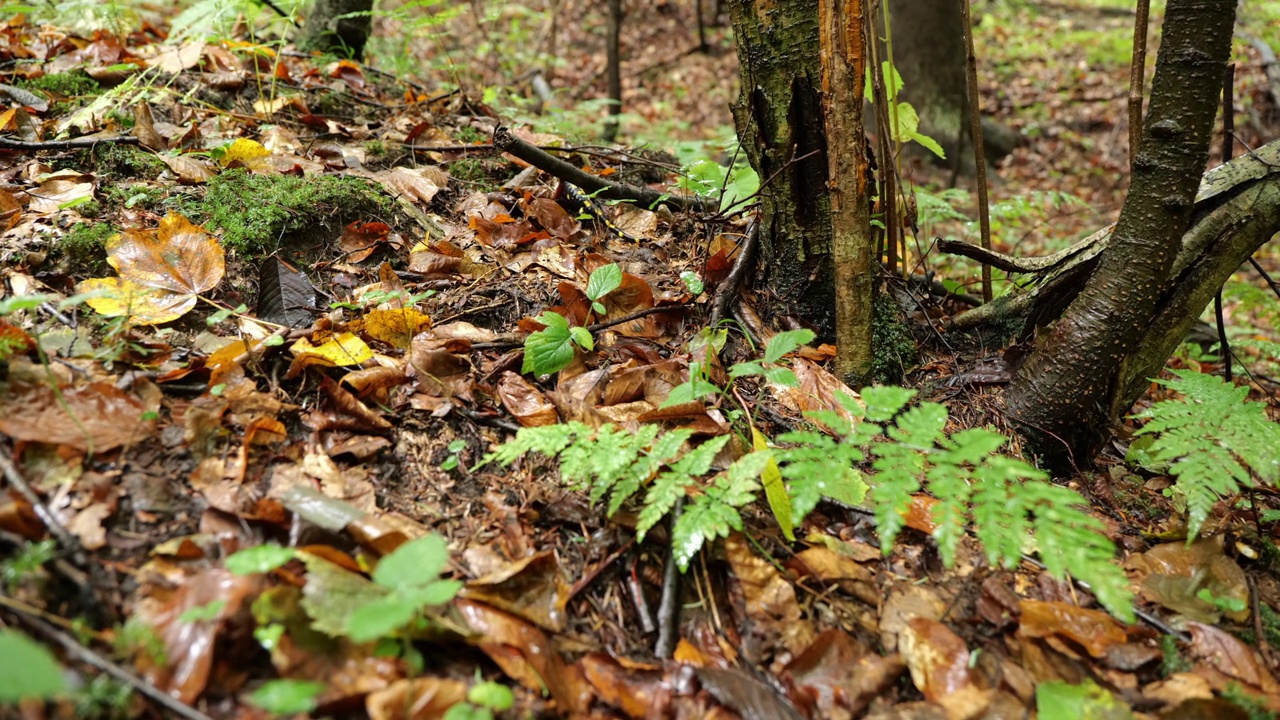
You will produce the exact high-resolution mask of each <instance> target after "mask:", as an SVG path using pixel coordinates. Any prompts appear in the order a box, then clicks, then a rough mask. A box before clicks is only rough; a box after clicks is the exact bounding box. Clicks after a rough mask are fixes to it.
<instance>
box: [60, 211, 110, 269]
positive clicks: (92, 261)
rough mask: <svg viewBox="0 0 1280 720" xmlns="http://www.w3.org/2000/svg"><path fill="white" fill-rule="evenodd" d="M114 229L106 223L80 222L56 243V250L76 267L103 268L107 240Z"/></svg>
mask: <svg viewBox="0 0 1280 720" xmlns="http://www.w3.org/2000/svg"><path fill="white" fill-rule="evenodd" d="M114 234H115V229H114V228H112V227H111V226H110V225H108V224H106V223H85V222H80V223H76V224H75V225H72V226H71V228H70V229H69V230H67V234H66V235H63V236H62V239H61V240H59V241H58V249H59V250H61V251H62V253H63V254H64V255H65V256H66V257H67V259H68V260H69V261H70V262H72V263H73V264H75V265H76V266H77V267H81V268H84V269H86V270H95V269H99V268H103V267H105V265H106V259H107V239H108V238H110V237H111V236H112V235H114Z"/></svg>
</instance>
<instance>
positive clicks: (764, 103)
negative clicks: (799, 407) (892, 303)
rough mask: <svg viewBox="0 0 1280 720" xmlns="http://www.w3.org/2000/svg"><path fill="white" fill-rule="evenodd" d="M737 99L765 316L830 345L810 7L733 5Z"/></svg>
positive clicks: (827, 208)
mask: <svg viewBox="0 0 1280 720" xmlns="http://www.w3.org/2000/svg"><path fill="white" fill-rule="evenodd" d="M728 4H729V12H730V16H731V18H732V20H733V33H734V37H735V38H736V41H737V46H738V61H739V65H740V68H741V75H742V90H741V94H740V95H739V98H738V102H737V104H736V105H735V106H734V108H733V115H734V120H735V123H736V125H737V129H738V138H739V139H740V140H741V141H742V147H743V150H744V152H745V153H746V155H747V158H748V159H749V160H750V161H751V165H752V167H754V168H755V170H756V172H758V173H759V174H760V181H761V183H762V189H761V205H762V207H761V215H760V222H761V227H760V232H761V250H762V253H761V262H760V267H761V268H762V269H763V274H764V278H763V279H764V281H765V284H764V287H766V288H767V290H768V293H769V296H770V297H768V298H766V307H765V308H764V309H766V310H768V311H770V312H774V313H792V314H795V315H798V316H800V317H802V318H805V319H807V320H808V321H810V322H812V323H813V324H815V325H816V326H817V327H818V328H819V329H820V334H821V335H823V336H825V337H828V338H831V337H833V336H834V331H835V289H834V288H835V285H834V282H833V280H834V277H835V274H834V270H833V265H832V257H831V200H830V194H829V189H828V187H827V143H826V134H825V127H824V121H823V114H822V63H821V60H820V58H819V55H818V53H817V52H815V50H816V49H817V47H818V38H819V28H818V19H819V18H818V0H780V1H778V2H769V1H767V0H732V1H731V2H729V3H728Z"/></svg>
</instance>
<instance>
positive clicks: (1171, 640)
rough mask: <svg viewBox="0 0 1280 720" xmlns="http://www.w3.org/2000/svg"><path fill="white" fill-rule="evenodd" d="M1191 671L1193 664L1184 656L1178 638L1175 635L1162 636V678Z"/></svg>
mask: <svg viewBox="0 0 1280 720" xmlns="http://www.w3.org/2000/svg"><path fill="white" fill-rule="evenodd" d="M1190 669H1191V662H1190V661H1189V660H1187V659H1186V658H1185V657H1183V655H1182V650H1181V649H1180V648H1179V647H1178V638H1176V637H1174V636H1173V635H1161V636H1160V677H1166V678H1167V677H1169V676H1170V675H1175V674H1177V673H1180V672H1187V671H1188V670H1190Z"/></svg>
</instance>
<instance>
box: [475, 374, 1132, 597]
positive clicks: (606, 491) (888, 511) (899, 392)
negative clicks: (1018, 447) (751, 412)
mask: <svg viewBox="0 0 1280 720" xmlns="http://www.w3.org/2000/svg"><path fill="white" fill-rule="evenodd" d="M914 395H915V392H914V391H912V390H905V389H903V388H897V387H881V388H870V389H868V390H866V391H865V393H864V394H863V401H864V402H865V407H864V406H863V405H862V404H859V403H858V402H857V401H855V400H853V399H851V398H848V397H842V398H841V402H842V404H843V405H844V407H845V410H847V412H848V414H849V415H852V416H853V417H854V418H855V419H857V420H858V422H856V423H851V422H849V420H848V419H846V418H847V416H846V415H842V414H840V413H837V412H833V411H823V412H814V413H810V414H809V415H808V417H809V419H810V420H811V421H813V422H814V423H816V424H818V425H821V426H823V428H824V429H825V430H826V432H823V431H819V430H817V429H814V430H798V431H795V432H789V433H786V434H784V435H780V436H779V437H778V438H776V441H777V442H778V443H779V444H780V445H781V446H780V447H773V448H763V449H756V450H755V451H753V452H750V453H747V454H745V455H742V456H741V457H739V458H738V459H737V460H735V461H734V462H733V463H732V464H730V465H729V466H728V467H727V468H726V469H725V470H724V471H723V472H720V473H716V474H715V475H712V476H711V477H709V478H704V476H706V475H707V474H708V473H709V472H710V471H711V467H712V463H713V462H714V460H715V458H716V457H717V456H718V455H719V454H720V452H721V450H723V449H724V447H725V445H726V443H728V442H729V436H721V437H716V438H712V439H710V440H707V441H705V442H703V443H702V444H701V445H698V446H697V447H694V448H692V449H688V450H686V449H685V448H686V447H687V443H688V442H689V440H690V437H691V435H692V433H691V432H690V431H688V430H676V431H673V432H669V433H665V434H659V430H658V428H657V427H656V426H652V425H647V426H643V427H641V429H640V430H639V431H638V432H636V433H631V432H627V431H625V430H619V429H616V428H613V427H610V426H604V427H601V428H599V429H592V428H590V427H588V426H586V425H583V424H581V423H565V424H561V425H550V426H546V427H540V428H524V429H522V430H520V431H519V432H518V433H517V435H516V437H515V438H514V439H513V440H511V441H509V442H507V443H506V444H504V445H501V446H499V447H498V448H497V449H496V450H495V451H494V452H493V453H492V454H491V455H490V456H489V458H487V460H486V462H488V461H496V462H498V463H499V464H501V465H504V466H505V465H509V464H510V463H512V462H514V461H515V460H516V459H518V458H520V457H523V456H524V455H526V454H527V453H530V452H534V451H536V452H538V453H541V454H543V455H545V456H547V457H551V458H558V459H559V461H560V472H561V476H562V478H563V480H564V481H565V482H566V483H569V484H571V485H572V486H574V487H576V488H578V489H581V490H583V491H586V492H587V493H588V494H589V497H590V499H591V500H592V502H600V501H602V500H604V499H605V498H606V497H607V498H608V505H607V508H608V513H609V514H610V515H612V514H613V513H615V512H617V511H618V509H620V508H621V507H622V506H623V504H624V503H626V502H627V501H628V500H630V499H632V498H634V497H636V496H637V495H638V494H639V492H640V490H642V489H643V490H645V493H644V497H643V500H642V501H641V509H640V515H639V522H638V525H637V531H638V533H639V534H640V536H641V537H642V538H643V536H644V534H645V533H646V532H647V531H648V530H649V529H650V528H652V527H653V526H654V525H656V524H657V523H658V522H659V521H661V520H662V518H663V517H665V516H666V515H667V514H668V513H669V512H670V511H671V510H672V508H673V507H674V506H675V504H676V502H677V500H678V499H679V498H681V497H687V499H688V501H687V504H686V506H685V510H684V512H683V513H682V514H681V516H680V517H679V518H678V519H677V520H676V523H675V527H674V529H673V531H672V532H673V539H672V542H673V548H674V555H675V558H676V560H677V562H678V563H679V565H680V567H681V568H682V569H685V568H687V567H688V563H689V561H690V560H691V559H692V558H693V557H694V556H695V555H696V554H697V552H698V550H699V549H700V548H701V547H702V546H703V545H704V544H705V543H706V542H708V541H711V540H714V539H715V538H717V537H724V536H727V535H728V533H729V532H730V530H741V529H742V517H741V515H740V512H739V511H740V509H741V508H742V507H745V506H746V505H748V504H750V503H752V502H754V501H755V500H756V498H757V494H758V492H759V490H760V483H759V481H758V479H759V478H760V477H761V474H762V473H764V474H766V475H767V474H768V473H769V472H771V469H772V468H776V469H777V471H778V472H780V473H781V476H782V478H783V480H784V481H785V483H786V490H787V497H788V498H789V501H790V506H791V507H790V513H789V514H788V517H789V518H794V522H796V523H799V522H800V521H801V520H802V519H803V518H804V516H805V515H807V514H808V513H809V512H810V511H812V510H813V508H814V507H816V506H817V504H818V502H819V500H821V499H822V498H823V497H832V498H835V499H838V500H841V501H843V502H846V503H852V504H860V503H862V502H863V501H864V500H866V499H867V498H866V495H867V491H868V490H869V491H870V503H869V504H870V506H871V508H872V510H873V512H874V514H875V518H876V523H877V528H878V530H879V533H880V537H881V542H882V546H883V549H884V550H885V552H886V553H887V552H888V551H889V550H890V548H892V546H893V542H894V540H895V539H896V537H897V535H898V533H899V532H901V530H902V528H903V527H904V522H905V521H904V516H905V513H906V511H907V509H908V508H909V507H910V505H911V503H912V495H913V494H914V493H917V492H920V491H922V490H923V491H928V492H929V493H930V494H932V495H933V496H934V497H935V498H936V499H937V502H936V504H934V506H933V511H932V512H933V520H934V522H935V525H936V529H935V530H934V532H933V537H934V539H935V540H936V542H937V543H938V548H939V551H940V553H941V555H942V559H943V561H944V563H945V564H947V565H951V564H952V563H953V562H954V561H955V556H956V550H957V547H958V545H959V543H960V540H961V538H962V537H964V535H965V533H966V532H967V531H968V530H969V529H970V528H972V529H973V532H974V534H975V536H976V537H977V539H978V540H979V541H980V543H981V544H982V546H983V548H984V550H985V553H986V556H987V558H988V560H989V561H990V562H991V563H992V564H993V565H1003V566H1005V567H1012V566H1014V565H1016V564H1017V563H1018V562H1019V561H1020V560H1021V558H1022V554H1023V553H1024V552H1031V551H1036V550H1038V551H1039V553H1040V555H1041V557H1042V559H1043V561H1044V563H1045V565H1046V567H1047V568H1048V569H1049V571H1050V572H1051V573H1052V574H1054V575H1055V576H1058V577H1062V576H1064V575H1065V574H1068V573H1069V574H1071V575H1073V576H1075V577H1076V578H1078V579H1080V580H1083V581H1086V582H1088V583H1089V584H1090V585H1091V587H1092V589H1093V591H1094V592H1095V594H1096V595H1097V596H1098V600H1099V601H1100V602H1101V603H1102V604H1103V605H1104V606H1105V607H1107V608H1108V609H1110V610H1112V611H1113V612H1115V613H1116V614H1117V615H1119V616H1120V617H1123V618H1126V619H1128V618H1130V617H1131V616H1132V608H1131V597H1130V594H1129V589H1128V581H1127V579H1126V578H1125V576H1124V573H1123V572H1122V571H1121V570H1120V568H1119V567H1118V566H1117V565H1115V564H1114V563H1113V562H1112V557H1113V555H1114V551H1115V548H1114V546H1113V545H1112V543H1111V542H1110V541H1109V540H1108V539H1107V538H1106V537H1105V536H1104V535H1103V534H1102V532H1101V531H1102V523H1101V522H1100V521H1099V520H1097V519H1096V518H1094V517H1092V516H1090V515H1089V514H1088V513H1087V512H1086V511H1085V510H1084V508H1083V506H1084V504H1085V503H1084V499H1083V498H1081V497H1080V496H1079V495H1078V494H1076V493H1074V492H1072V491H1070V490H1068V489H1066V488H1063V487H1059V486H1056V485H1053V484H1051V483H1049V482H1047V478H1046V476H1045V475H1044V473H1042V472H1040V471H1039V470H1037V469H1036V468H1035V467H1033V466H1031V465H1029V464H1028V463H1026V462H1023V461H1022V460H1018V459H1015V458H1011V457H1008V456H1004V455H1000V454H999V451H1000V449H1001V448H1002V447H1003V446H1004V444H1005V443H1006V442H1007V441H1006V439H1005V437H1004V436H1003V435H1000V434H999V433H996V432H993V431H990V430H984V429H972V430H964V431H961V432H957V433H954V434H948V433H947V432H946V424H947V418H948V416H947V409H946V408H945V407H944V406H942V405H939V404H937V403H921V404H919V405H917V406H915V407H911V408H909V409H905V410H904V408H906V406H907V403H909V402H910V401H911V399H912V398H913V397H914ZM757 447H758V448H759V446H757ZM867 463H869V464H870V468H871V469H872V470H873V471H874V472H873V473H871V474H870V475H869V477H868V478H866V479H864V476H863V474H862V473H861V472H860V471H859V470H858V467H859V466H862V465H866V464H867ZM775 514H777V508H775Z"/></svg>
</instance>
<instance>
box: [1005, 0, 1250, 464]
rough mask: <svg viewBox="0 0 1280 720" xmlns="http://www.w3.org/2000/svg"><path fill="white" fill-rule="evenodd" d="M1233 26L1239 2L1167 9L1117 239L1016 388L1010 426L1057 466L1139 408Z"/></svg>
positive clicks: (1186, 2)
mask: <svg viewBox="0 0 1280 720" xmlns="http://www.w3.org/2000/svg"><path fill="white" fill-rule="evenodd" d="M1234 22H1235V1H1234V0H1170V1H1169V3H1168V5H1167V7H1166V10H1165V22H1164V31H1163V37H1162V40H1161V47H1160V53H1159V56H1158V59H1157V61H1156V73H1155V78H1154V81H1153V84H1152V95H1151V104H1150V108H1149V110H1148V115H1147V121H1146V126H1145V128H1144V131H1143V143H1142V147H1141V149H1140V151H1139V153H1138V157H1137V159H1136V161H1135V163H1134V174H1133V181H1132V185H1131V187H1130V192H1129V197H1128V198H1127V199H1126V201H1125V204H1124V207H1123V208H1122V209H1121V211H1120V219H1119V220H1118V222H1117V223H1116V229H1115V231H1114V233H1113V236H1112V239H1111V241H1110V243H1109V245H1108V246H1107V248H1106V249H1105V250H1104V251H1103V252H1102V254H1101V257H1100V259H1099V265H1098V269H1097V271H1096V272H1094V273H1093V274H1092V275H1091V276H1090V278H1089V280H1088V281H1087V283H1086V284H1085V287H1084V289H1083V290H1082V291H1081V292H1080V294H1079V295H1078V296H1077V297H1076V298H1075V300H1074V301H1073V302H1072V303H1071V305H1070V306H1069V307H1068V308H1067V310H1066V312H1065V313H1064V314H1063V316H1062V317H1061V318H1060V319H1058V320H1057V321H1056V322H1055V323H1054V324H1053V325H1052V326H1051V327H1050V328H1049V330H1048V332H1047V333H1046V334H1044V335H1042V336H1041V337H1040V338H1039V339H1038V340H1037V344H1036V348H1035V351H1034V352H1033V353H1032V355H1031V357H1030V358H1029V359H1028V360H1027V362H1026V363H1025V364H1024V365H1023V366H1022V368H1021V369H1020V370H1019V372H1018V374H1017V375H1016V376H1015V378H1014V380H1013V382H1012V383H1011V385H1010V387H1009V389H1008V393H1007V403H1008V405H1007V408H1008V410H1009V413H1010V416H1011V418H1012V419H1013V420H1014V421H1016V422H1017V423H1019V424H1020V426H1021V427H1022V429H1023V430H1024V431H1025V432H1026V434H1027V435H1028V437H1029V438H1030V439H1031V440H1032V441H1033V444H1034V445H1035V447H1036V448H1037V449H1038V450H1039V451H1040V452H1042V453H1044V455H1045V459H1046V460H1048V461H1049V462H1050V463H1051V464H1053V465H1057V466H1059V467H1065V466H1067V465H1068V464H1078V463H1081V462H1087V461H1088V459H1089V458H1090V457H1091V456H1092V454H1093V452H1094V451H1095V450H1096V449H1097V448H1098V446H1099V444H1100V442H1101V441H1102V439H1103V438H1104V437H1105V429H1106V428H1107V427H1108V426H1109V424H1110V422H1111V421H1112V420H1114V419H1116V418H1117V417H1118V416H1119V415H1120V413H1122V412H1124V411H1126V410H1127V409H1128V408H1129V407H1130V406H1131V405H1132V403H1133V400H1134V399H1135V398H1134V397H1133V396H1132V392H1133V389H1132V387H1131V385H1132V380H1131V379H1130V378H1131V376H1132V371H1133V370H1134V369H1135V368H1136V367H1137V366H1139V365H1141V366H1143V367H1149V366H1150V365H1151V361H1150V358H1149V357H1148V356H1147V353H1149V352H1151V348H1149V347H1148V348H1144V347H1142V346H1141V345H1140V344H1139V342H1138V340H1139V339H1140V338H1142V337H1143V336H1144V334H1145V333H1146V332H1148V331H1149V330H1150V329H1151V327H1152V324H1153V323H1155V322H1157V321H1159V320H1160V318H1161V315H1162V313H1161V310H1162V308H1161V307H1160V299H1161V296H1162V295H1163V294H1164V293H1167V292H1170V291H1173V290H1175V288H1176V282H1177V280H1178V279H1177V278H1176V277H1173V276H1172V269H1173V267H1174V262H1175V260H1176V258H1177V256H1178V250H1179V248H1180V245H1181V240H1182V237H1183V234H1184V232H1185V231H1186V229H1187V227H1188V223H1189V221H1190V219H1191V211H1192V207H1193V203H1194V198H1195V194H1196V189H1197V186H1198V182H1199V178H1200V176H1201V173H1202V171H1203V169H1204V166H1205V163H1206V162H1207V160H1208V155H1209V139H1210V136H1211V133H1212V129H1213V119H1214V116H1215V114H1216V109H1217V98H1218V92H1219V89H1220V87H1221V85H1220V79H1221V77H1222V71H1223V68H1224V67H1225V65H1226V61H1227V55H1228V52H1229V50H1230V42H1231V30H1232V25H1233V24H1234ZM1237 264H1238V263H1237ZM1232 269H1233V270H1234V268H1232ZM1210 275H1211V276H1212V274H1210ZM1201 281H1202V282H1203V281H1204V280H1203V278H1202V279H1201ZM1215 290H1216V289H1215ZM1210 297H1212V293H1210ZM1202 307H1203V304H1202V305H1201V306H1200V308H1202ZM1200 308H1191V307H1190V306H1185V307H1184V308H1183V309H1184V310H1186V311H1188V312H1195V311H1198V310H1199V309H1200ZM1167 357H1168V355H1167V354H1166V355H1164V356H1162V357H1161V358H1160V362H1161V363H1163V361H1164V360H1165V359H1166V358H1167ZM1154 369H1155V370H1158V369H1159V368H1158V366H1157V367H1156V368H1154Z"/></svg>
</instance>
